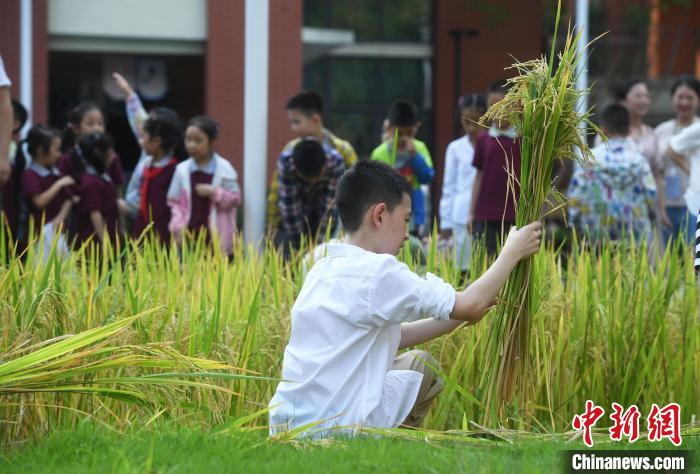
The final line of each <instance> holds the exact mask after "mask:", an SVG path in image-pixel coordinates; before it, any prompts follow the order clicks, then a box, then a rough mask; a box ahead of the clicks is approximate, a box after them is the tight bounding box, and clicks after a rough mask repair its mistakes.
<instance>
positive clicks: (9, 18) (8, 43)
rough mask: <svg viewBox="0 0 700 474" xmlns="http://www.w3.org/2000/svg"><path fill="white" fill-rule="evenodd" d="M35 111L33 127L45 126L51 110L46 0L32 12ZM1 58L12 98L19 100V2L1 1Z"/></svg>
mask: <svg viewBox="0 0 700 474" xmlns="http://www.w3.org/2000/svg"><path fill="white" fill-rule="evenodd" d="M32 15H33V17H32V33H33V44H32V54H33V63H32V68H33V71H32V80H33V85H32V89H33V91H32V102H33V104H32V110H31V111H30V112H31V118H32V122H34V123H41V122H46V119H47V107H48V92H49V91H48V65H49V64H48V61H49V56H48V49H47V48H48V35H47V29H48V23H47V0H34V5H33V8H32ZM0 54H2V58H3V61H4V63H5V69H6V70H7V74H8V75H9V76H10V79H11V80H12V97H14V98H16V99H19V98H20V94H21V90H20V76H19V72H20V71H19V55H20V0H3V1H0Z"/></svg>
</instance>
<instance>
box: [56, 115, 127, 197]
mask: <svg viewBox="0 0 700 474" xmlns="http://www.w3.org/2000/svg"><path fill="white" fill-rule="evenodd" d="M104 132H105V122H104V116H103V115H102V111H101V110H100V109H99V107H97V106H96V105H95V104H91V103H85V104H81V105H79V106H77V107H75V108H74V109H73V110H71V112H70V114H68V125H67V126H66V128H65V130H64V132H63V142H62V144H61V150H62V151H63V152H64V154H63V156H61V159H60V160H59V162H58V168H59V170H60V171H61V173H62V174H64V175H67V176H72V177H73V179H74V180H76V182H77V181H79V179H80V175H81V172H82V171H81V170H82V169H83V168H84V164H83V166H80V163H79V162H76V160H75V159H74V156H75V155H74V154H73V153H72V152H73V149H74V148H75V146H76V142H77V141H78V140H79V139H80V137H82V136H85V135H89V134H91V133H100V134H103V133H104ZM106 172H107V174H108V175H109V177H110V179H111V180H112V183H113V184H114V186H115V188H116V189H117V194H118V195H121V192H122V188H123V187H124V181H125V180H124V170H123V169H122V163H121V159H120V158H119V155H117V154H116V153H115V152H114V150H113V149H110V150H109V155H108V156H107V168H106Z"/></svg>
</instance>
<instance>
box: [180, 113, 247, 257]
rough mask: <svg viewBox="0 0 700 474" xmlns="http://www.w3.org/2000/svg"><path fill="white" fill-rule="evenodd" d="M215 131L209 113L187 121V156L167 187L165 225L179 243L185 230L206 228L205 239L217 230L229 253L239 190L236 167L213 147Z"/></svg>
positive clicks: (220, 242)
mask: <svg viewBox="0 0 700 474" xmlns="http://www.w3.org/2000/svg"><path fill="white" fill-rule="evenodd" d="M218 132H219V124H217V123H216V122H215V121H214V120H212V119H211V118H209V117H206V116H198V117H194V118H193V119H191V120H190V121H189V123H188V125H187V130H186V131H185V148H186V149H187V152H188V153H189V154H190V158H188V159H187V160H185V161H183V162H182V163H180V164H179V165H177V167H176V169H175V174H174V176H173V179H172V181H171V183H170V187H169V189H168V198H167V199H168V201H167V202H168V206H170V211H171V218H170V224H169V226H168V228H169V230H170V232H171V233H172V234H173V237H175V240H176V241H177V242H178V244H180V243H182V239H183V234H184V233H185V231H189V232H191V233H195V234H196V233H198V232H205V233H206V235H207V239H209V238H210V235H211V233H212V232H216V233H217V235H218V237H219V244H220V246H221V249H222V251H224V252H225V253H226V254H227V255H229V256H230V255H232V254H233V238H234V236H235V235H236V233H237V229H236V207H237V206H238V205H239V204H240V203H241V192H240V187H239V186H238V174H237V173H236V170H234V169H233V166H231V163H229V162H228V160H226V159H224V158H222V157H221V156H220V155H219V154H218V153H216V152H215V151H214V142H215V140H216V137H217V136H218Z"/></svg>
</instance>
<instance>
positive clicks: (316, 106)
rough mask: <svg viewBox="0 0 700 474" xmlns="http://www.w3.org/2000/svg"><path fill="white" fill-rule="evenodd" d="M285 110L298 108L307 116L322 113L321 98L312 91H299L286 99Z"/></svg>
mask: <svg viewBox="0 0 700 474" xmlns="http://www.w3.org/2000/svg"><path fill="white" fill-rule="evenodd" d="M285 108H286V109H287V110H298V111H299V112H301V113H303V114H304V115H306V116H307V117H310V116H312V115H313V114H318V115H323V99H321V96H320V95H318V94H317V93H316V92H314V91H301V92H299V93H298V94H296V95H293V96H292V97H291V98H290V99H289V100H288V101H287V106H286V107H285Z"/></svg>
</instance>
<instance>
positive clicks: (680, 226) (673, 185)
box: [654, 76, 700, 245]
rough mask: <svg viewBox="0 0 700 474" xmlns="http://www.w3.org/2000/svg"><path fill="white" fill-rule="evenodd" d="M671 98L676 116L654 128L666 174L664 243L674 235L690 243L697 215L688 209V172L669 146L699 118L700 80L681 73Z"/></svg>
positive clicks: (661, 198)
mask: <svg viewBox="0 0 700 474" xmlns="http://www.w3.org/2000/svg"><path fill="white" fill-rule="evenodd" d="M671 100H672V102H673V108H674V110H675V111H676V116H675V118H672V119H671V120H667V121H666V122H663V123H662V124H660V125H658V126H657V127H656V128H655V129H654V133H656V138H657V140H658V146H659V151H658V153H659V157H658V159H657V162H658V163H659V164H660V166H661V172H662V175H663V177H664V180H663V182H664V188H665V189H662V190H660V191H664V192H660V193H659V204H660V207H661V209H660V211H662V210H665V213H664V212H660V214H659V218H660V219H659V220H660V222H661V224H662V225H663V226H662V229H661V230H662V237H663V243H664V245H665V244H666V243H667V242H668V241H669V240H670V239H671V238H672V237H674V236H676V235H678V236H680V237H681V238H685V239H686V242H687V243H690V242H692V241H693V238H694V236H695V215H693V214H690V213H689V212H688V206H687V204H686V201H685V193H686V191H687V189H688V175H687V174H686V173H685V172H684V171H682V170H681V169H680V168H679V167H678V166H676V164H675V163H674V162H673V161H672V160H671V157H670V156H669V154H668V153H666V151H667V150H668V146H669V143H670V142H671V137H673V136H674V135H678V134H679V133H680V132H682V131H683V130H684V129H685V128H686V127H688V126H690V125H692V124H694V123H696V122H698V121H700V118H698V117H697V116H696V115H695V114H696V113H697V110H698V106H700V81H698V80H697V79H695V78H694V77H693V76H681V77H679V78H677V79H676V80H675V81H674V83H673V85H672V86H671Z"/></svg>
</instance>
